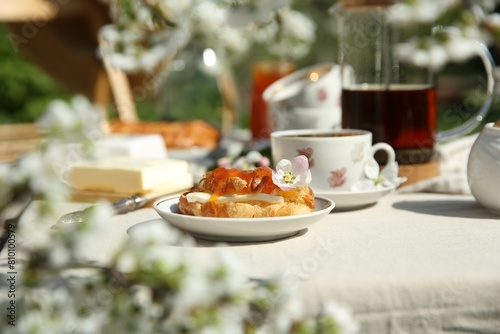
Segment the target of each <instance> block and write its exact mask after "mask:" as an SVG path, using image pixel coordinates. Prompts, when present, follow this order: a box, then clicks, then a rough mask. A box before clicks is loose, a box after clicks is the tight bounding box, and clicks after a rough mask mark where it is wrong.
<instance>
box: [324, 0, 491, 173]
mask: <svg viewBox="0 0 500 334" xmlns="http://www.w3.org/2000/svg"><path fill="white" fill-rule="evenodd" d="M397 6H398V3H397V1H396V0H338V1H337V3H336V4H335V5H334V6H333V7H332V8H331V13H332V14H334V15H335V16H336V17H337V24H338V42H339V63H340V65H341V66H342V127H343V128H358V129H364V130H369V131H371V132H372V133H373V141H374V143H376V142H386V143H389V144H390V145H391V146H392V147H394V149H395V151H396V159H397V161H398V162H399V163H400V164H417V163H425V162H428V161H430V160H431V159H432V158H433V155H434V150H435V144H436V141H440V140H448V139H453V138H456V137H458V136H463V135H466V134H468V133H470V132H471V131H473V130H474V129H476V128H477V127H478V126H479V125H481V121H482V120H483V118H484V117H485V115H486V114H487V113H488V111H489V109H490V105H491V103H492V97H493V91H494V79H493V69H494V62H493V59H492V56H491V55H490V53H489V51H488V49H487V48H486V47H485V46H484V45H482V44H481V43H480V42H477V51H476V53H477V55H478V56H479V57H480V58H481V59H482V61H483V64H484V67H485V69H486V77H487V82H486V83H485V97H484V99H483V100H482V105H481V106H480V108H479V109H478V110H474V111H473V112H471V113H468V114H467V115H466V116H462V115H460V119H459V120H457V117H458V116H456V115H455V116H453V118H452V117H449V119H450V121H453V122H455V123H454V124H453V126H450V127H451V129H449V130H446V131H437V129H436V127H437V109H438V108H437V92H436V80H435V78H436V71H435V70H433V68H431V67H429V66H416V65H413V64H411V63H410V62H408V61H405V59H403V58H402V57H401V56H400V53H398V50H400V49H398V48H400V47H401V45H404V44H403V42H405V41H408V39H409V38H411V37H412V36H413V35H415V34H417V33H421V32H422V29H424V28H425V27H424V26H423V25H419V24H412V25H410V24H404V25H401V24H399V23H397V22H396V21H394V20H393V19H392V18H394V16H393V15H392V14H394V13H395V12H394V11H396V10H397ZM419 29H420V31H419ZM427 29H428V28H427ZM436 31H439V32H441V33H451V29H449V28H446V27H445V28H443V27H441V28H438V27H434V28H433V30H432V31H430V32H429V33H430V34H432V33H435V32H436ZM471 114H472V116H470V115H471ZM466 117H467V119H465V118H466ZM376 158H377V160H378V161H379V163H384V160H385V157H383V156H382V157H380V156H378V157H376Z"/></svg>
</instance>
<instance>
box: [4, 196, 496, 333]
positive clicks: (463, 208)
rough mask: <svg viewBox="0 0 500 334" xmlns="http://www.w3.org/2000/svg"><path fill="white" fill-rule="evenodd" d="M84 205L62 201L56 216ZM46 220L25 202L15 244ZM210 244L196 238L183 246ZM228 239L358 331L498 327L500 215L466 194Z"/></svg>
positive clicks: (133, 222) (394, 202)
mask: <svg viewBox="0 0 500 334" xmlns="http://www.w3.org/2000/svg"><path fill="white" fill-rule="evenodd" d="M82 206H85V204H78V203H67V204H64V205H61V206H60V207H59V212H58V213H57V215H62V214H63V213H66V212H70V211H74V210H76V209H79V208H81V207H82ZM157 219H159V216H158V215H157V213H156V212H155V211H154V210H153V209H152V208H144V209H140V210H138V211H135V212H131V213H128V214H125V215H118V216H115V217H113V218H112V219H111V220H110V221H109V224H110V226H111V227H112V229H113V230H114V233H113V234H110V235H103V236H102V238H101V240H100V241H99V242H98V246H97V247H96V248H95V249H94V251H93V253H92V256H93V257H95V260H98V261H106V260H107V257H108V256H109V255H110V254H111V253H112V252H113V250H114V249H115V248H116V247H117V246H118V245H119V244H120V242H121V241H123V240H124V239H126V238H128V234H127V233H128V231H129V228H130V227H132V226H135V228H140V226H141V224H148V223H149V222H151V221H152V220H157ZM52 223H54V221H44V222H41V221H39V220H38V219H35V216H34V215H33V210H32V209H31V208H30V209H29V210H28V211H27V212H26V213H25V214H24V216H23V217H22V220H21V226H22V227H23V228H22V230H21V231H20V234H19V235H18V239H17V242H18V245H19V246H20V247H23V246H24V247H26V246H29V245H34V244H37V243H43V242H45V241H46V240H47V232H48V231H49V228H50V226H51V224H52ZM216 247H223V246H220V245H217V244H215V243H213V242H208V241H201V240H200V241H199V242H198V245H197V246H196V247H192V248H186V250H185V251H186V252H190V253H192V256H196V255H197V254H201V253H207V252H208V253H210V252H213V251H214V250H215V248H216ZM224 247H226V246H224ZM229 247H231V248H232V249H233V250H234V252H235V253H236V255H237V256H239V257H240V259H241V260H242V261H244V262H245V263H246V264H247V266H248V275H249V277H255V278H266V277H271V276H276V275H285V278H286V279H287V280H289V281H290V282H291V283H292V284H293V287H294V288H296V289H300V291H301V293H302V294H303V295H304V297H305V302H306V303H307V305H308V309H309V310H310V312H311V313H313V312H315V311H316V310H317V309H318V307H319V305H320V303H321V302H322V301H324V300H327V299H332V300H335V301H337V302H340V303H342V304H345V305H348V306H349V307H350V308H351V309H352V311H353V313H354V316H355V318H356V319H357V320H358V321H359V322H360V324H361V332H362V333H377V334H379V333H438V332H439V333H442V332H445V333H500V217H499V216H494V215H492V214H490V213H489V212H487V211H486V210H485V209H483V208H482V207H480V206H479V205H478V204H477V203H476V202H475V200H474V198H473V197H472V196H469V195H447V194H430V193H398V192H395V193H392V194H390V195H388V196H386V197H384V198H382V199H381V200H380V201H379V202H378V203H377V204H376V205H373V206H371V207H368V208H364V209H360V210H355V211H347V212H338V211H335V210H334V211H333V212H332V213H331V214H329V215H328V217H326V218H324V219H323V220H321V221H320V222H318V223H317V224H315V225H313V226H311V227H310V228H309V229H308V230H306V231H303V232H301V233H299V235H297V236H294V237H290V238H287V239H284V240H279V241H273V242H263V243H258V244H245V243H240V244H229ZM5 253H6V252H5V251H3V252H2V254H0V255H1V257H0V261H1V262H0V270H1V271H2V272H4V271H5V270H6V263H5V258H6V254H5ZM2 281H4V280H2ZM3 283H4V282H2V284H3Z"/></svg>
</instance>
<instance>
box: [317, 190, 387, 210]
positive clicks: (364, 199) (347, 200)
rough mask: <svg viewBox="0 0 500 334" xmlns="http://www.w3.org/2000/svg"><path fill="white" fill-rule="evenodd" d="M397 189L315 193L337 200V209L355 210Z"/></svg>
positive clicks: (375, 201)
mask: <svg viewBox="0 0 500 334" xmlns="http://www.w3.org/2000/svg"><path fill="white" fill-rule="evenodd" d="M395 189H396V187H395V186H391V187H387V188H382V189H375V190H367V191H325V192H322V191H314V194H315V195H318V196H321V197H325V198H329V199H331V200H332V201H334V202H335V210H339V211H342V210H354V209H359V208H362V207H365V206H369V205H371V204H374V203H377V202H378V200H379V199H381V198H382V197H384V196H386V195H387V194H389V193H391V192H392V191H394V190H395Z"/></svg>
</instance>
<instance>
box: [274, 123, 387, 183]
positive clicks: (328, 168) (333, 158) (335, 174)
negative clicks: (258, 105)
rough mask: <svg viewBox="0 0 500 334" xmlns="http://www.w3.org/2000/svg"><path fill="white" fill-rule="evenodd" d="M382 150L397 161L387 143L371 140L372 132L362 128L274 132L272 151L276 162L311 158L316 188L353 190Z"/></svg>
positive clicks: (313, 180) (310, 162) (310, 164)
mask: <svg viewBox="0 0 500 334" xmlns="http://www.w3.org/2000/svg"><path fill="white" fill-rule="evenodd" d="M378 151H383V152H385V154H386V155H387V161H388V163H392V162H394V161H395V156H396V155H395V152H394V149H393V148H392V147H391V146H390V145H389V144H387V143H376V144H375V145H373V144H372V133H371V132H369V131H366V130H360V129H342V130H321V129H297V130H283V131H274V132H272V133H271V155H272V160H273V163H274V164H275V165H276V164H277V163H278V162H279V161H280V160H281V159H287V160H291V159H292V158H294V157H296V156H298V155H304V156H306V157H307V158H308V160H309V168H310V170H311V175H312V181H311V184H310V186H311V188H312V189H313V191H315V192H335V191H351V188H352V187H353V185H355V184H356V182H358V181H360V180H361V179H362V178H363V175H364V168H365V165H366V163H367V162H368V161H370V160H371V159H372V158H373V156H374V154H375V153H376V152H378Z"/></svg>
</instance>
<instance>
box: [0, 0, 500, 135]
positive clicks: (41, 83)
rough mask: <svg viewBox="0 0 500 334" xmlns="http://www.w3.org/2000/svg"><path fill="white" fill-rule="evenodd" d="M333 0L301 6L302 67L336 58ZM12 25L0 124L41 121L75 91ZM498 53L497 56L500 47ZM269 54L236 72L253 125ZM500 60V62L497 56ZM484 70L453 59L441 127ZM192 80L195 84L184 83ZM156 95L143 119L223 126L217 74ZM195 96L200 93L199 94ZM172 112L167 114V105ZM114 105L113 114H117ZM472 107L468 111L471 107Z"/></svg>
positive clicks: (174, 80)
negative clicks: (31, 55) (18, 47)
mask: <svg viewBox="0 0 500 334" xmlns="http://www.w3.org/2000/svg"><path fill="white" fill-rule="evenodd" d="M330 5H331V1H326V0H321V1H314V2H312V1H304V2H303V3H301V4H299V7H301V8H299V9H301V10H302V11H304V12H306V13H308V14H309V15H311V16H312V17H313V18H314V19H315V21H316V24H317V40H316V42H315V44H314V46H313V49H312V51H311V53H310V54H309V55H308V56H307V57H305V58H303V59H300V60H298V61H297V62H296V67H297V68H300V67H303V66H308V65H311V64H314V63H317V62H323V61H334V62H335V61H336V60H337V54H336V45H335V38H334V36H335V22H334V20H333V19H332V18H331V17H329V15H328V14H327V10H328V8H329V7H330ZM7 33H8V28H7V26H6V25H4V24H0V123H24V122H33V121H35V120H36V119H37V118H38V117H39V116H40V115H41V114H42V113H43V111H44V109H45V108H46V106H47V104H48V103H49V102H50V101H51V100H53V99H56V98H61V99H66V100H68V99H70V98H71V97H72V96H73V94H74V92H70V91H68V90H67V88H65V87H63V86H61V85H60V84H59V83H57V82H55V81H54V80H53V79H52V78H51V77H49V76H48V75H47V74H45V73H44V72H43V70H41V69H40V68H38V67H37V66H36V65H34V64H33V63H31V62H30V61H28V60H27V59H26V58H25V57H24V56H23V55H22V54H20V53H18V52H16V51H15V49H14V48H13V47H12V45H11V42H10V41H9V39H8V38H7ZM492 51H493V55H494V58H495V59H497V58H498V57H497V54H496V53H495V50H492ZM266 56H267V55H265V54H264V52H263V51H262V49H256V50H254V52H252V53H251V55H250V56H248V57H247V58H246V59H244V60H242V61H241V62H239V63H238V64H236V66H234V67H233V71H234V73H233V75H234V79H235V82H236V83H237V88H238V92H239V97H240V103H239V108H238V117H239V118H238V120H237V125H238V126H239V127H242V128H246V127H248V115H249V105H250V88H251V66H252V64H253V62H254V61H256V60H258V59H262V58H264V57H266ZM497 63H498V61H497ZM484 77H485V76H484V70H483V66H482V63H481V61H480V60H479V58H478V59H472V60H470V61H468V62H467V63H465V64H458V65H457V64H450V65H447V66H446V68H445V69H444V70H443V71H442V73H441V74H440V76H439V80H438V94H439V97H438V99H439V115H440V116H439V119H438V128H439V129H445V128H446V127H447V126H446V124H447V122H443V121H442V119H443V115H444V114H448V115H449V114H450V113H452V114H453V113H455V114H457V115H462V116H463V115H465V116H466V117H467V114H466V113H467V112H470V110H472V109H474V107H475V106H474V105H472V104H473V102H471V101H476V102H477V98H476V97H477V96H478V94H483V92H484V84H482V80H484ZM185 82H190V84H189V85H185V84H183V83H185ZM155 92H156V93H155V94H150V95H149V96H147V97H141V98H139V99H137V100H136V103H137V111H138V114H139V117H140V118H141V119H143V120H158V119H172V118H185V119H189V118H201V119H205V120H207V121H209V122H210V123H212V124H214V125H216V126H218V125H220V108H221V99H220V95H219V92H218V89H217V85H216V83H215V80H214V78H213V77H210V76H209V75H206V74H204V73H202V72H199V71H198V72H197V71H193V72H189V73H187V72H185V73H184V74H182V75H178V76H175V75H172V76H170V77H168V78H167V81H166V83H165V84H164V85H158V87H156V88H155ZM193 96H195V97H193ZM167 108H170V110H171V112H170V113H169V114H167V112H166V110H167ZM113 109H114V108H113V106H111V107H110V108H109V110H108V115H109V117H111V118H112V117H116V113H115V112H114V110H113ZM466 109H467V110H469V111H467V110H466ZM497 119H500V106H499V104H498V103H497V102H496V101H495V102H494V103H493V105H492V109H491V111H490V113H489V115H488V117H487V118H486V119H485V120H484V121H483V123H486V122H491V121H495V120H497Z"/></svg>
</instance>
